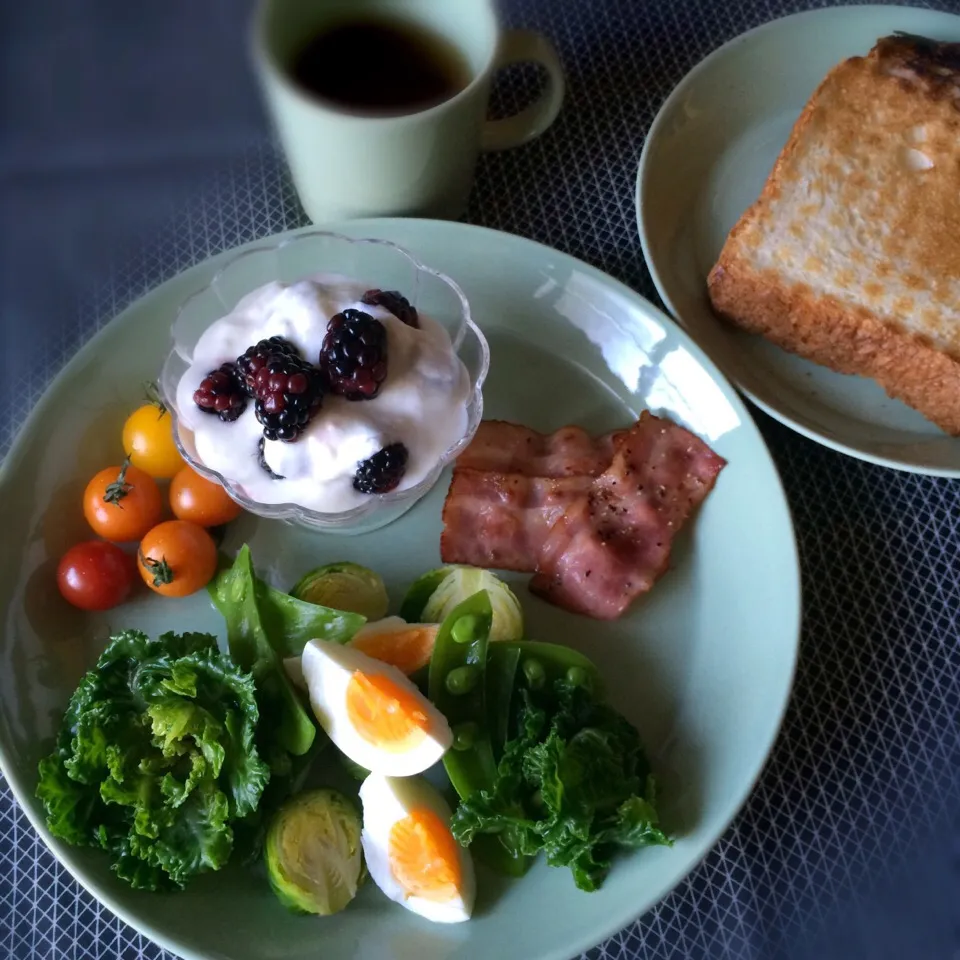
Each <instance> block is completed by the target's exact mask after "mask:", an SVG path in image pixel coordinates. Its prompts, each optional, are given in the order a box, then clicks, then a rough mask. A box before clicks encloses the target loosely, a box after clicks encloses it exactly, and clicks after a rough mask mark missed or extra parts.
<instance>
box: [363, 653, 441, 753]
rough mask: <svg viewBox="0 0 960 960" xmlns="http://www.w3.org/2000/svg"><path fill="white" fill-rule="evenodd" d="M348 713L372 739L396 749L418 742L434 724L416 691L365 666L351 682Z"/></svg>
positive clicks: (367, 738) (364, 736)
mask: <svg viewBox="0 0 960 960" xmlns="http://www.w3.org/2000/svg"><path fill="white" fill-rule="evenodd" d="M347 717H348V718H349V720H350V723H351V724H352V725H353V728H354V730H356V731H357V733H358V734H360V736H361V737H363V739H364V740H366V741H367V742H368V743H372V744H374V745H375V746H378V747H382V748H383V749H385V750H394V751H399V750H409V749H410V748H411V747H413V746H415V745H416V744H417V743H419V742H420V741H421V740H422V739H423V738H424V736H425V731H426V730H427V729H428V728H429V726H430V718H429V717H428V716H427V714H426V712H425V711H424V709H423V706H422V705H421V703H420V701H419V699H418V697H417V695H416V694H415V693H413V692H411V691H410V690H404V689H403V687H401V686H400V685H399V684H397V683H395V682H394V681H393V680H391V679H390V678H389V677H384V676H382V675H378V674H373V675H372V676H371V675H369V674H366V673H363V672H362V671H361V670H357V671H355V672H354V674H353V676H352V677H351V678H350V682H349V683H348V684H347Z"/></svg>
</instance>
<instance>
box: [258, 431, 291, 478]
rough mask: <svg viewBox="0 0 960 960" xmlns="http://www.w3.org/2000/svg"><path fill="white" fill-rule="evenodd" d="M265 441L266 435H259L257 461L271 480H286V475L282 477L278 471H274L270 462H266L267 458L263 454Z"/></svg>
mask: <svg viewBox="0 0 960 960" xmlns="http://www.w3.org/2000/svg"><path fill="white" fill-rule="evenodd" d="M266 442H267V440H266V437H261V438H260V441H259V443H257V463H259V464H260V466H261V467H262V468H263V469H264V471H266V472H267V473H268V474H269V475H270V479H271V480H286V479H287V478H286V477H282V476H281V475H280V474H279V473H275V472H274V471H273V470H272V469H271V467H270V464H269V463H267V458H266V457H265V456H264V455H263V445H264V444H265V443H266Z"/></svg>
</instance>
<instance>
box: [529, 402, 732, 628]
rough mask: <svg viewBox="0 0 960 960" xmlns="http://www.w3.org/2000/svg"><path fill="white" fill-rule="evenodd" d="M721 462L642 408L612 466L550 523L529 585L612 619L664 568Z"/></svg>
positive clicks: (677, 428)
mask: <svg viewBox="0 0 960 960" xmlns="http://www.w3.org/2000/svg"><path fill="white" fill-rule="evenodd" d="M725 464H726V461H725V460H724V459H723V458H722V457H719V456H717V454H715V453H714V452H713V451H712V450H711V449H710V448H709V447H708V446H707V445H706V444H705V443H704V442H703V441H702V440H700V439H699V438H698V437H696V436H694V435H693V434H692V433H690V431H688V430H685V429H684V428H683V427H680V426H677V425H676V424H675V423H672V422H671V421H669V420H661V419H659V418H657V417H654V416H652V415H651V414H649V413H646V412H644V413H643V415H642V416H641V418H640V420H639V421H638V423H637V424H636V426H634V427H633V428H631V430H629V431H628V432H627V434H626V435H625V436H624V437H622V438H621V439H620V441H619V442H618V444H617V449H616V453H615V454H614V458H613V462H612V463H611V464H610V467H609V469H607V470H606V471H605V472H604V473H603V474H601V475H600V476H599V477H597V478H596V480H595V481H594V482H593V484H592V485H591V487H590V490H589V491H587V492H586V493H584V494H583V495H581V496H580V497H578V498H577V502H576V503H575V504H572V505H571V506H570V508H569V509H568V510H567V511H565V512H564V514H563V515H562V516H561V517H560V518H559V519H558V520H557V522H556V523H555V524H554V525H553V527H552V529H551V531H550V534H549V536H548V537H547V539H546V542H545V543H544V545H543V549H542V551H541V554H540V562H539V566H538V570H537V573H536V575H535V576H534V577H533V579H532V580H531V582H530V590H531V591H532V592H534V593H536V594H538V595H539V596H541V597H543V598H544V599H545V600H548V601H549V602H550V603H553V604H556V605H557V606H559V607H563V608H564V609H566V610H570V611H572V612H574V613H582V614H586V615H587V616H590V617H595V618H597V619H599V620H613V619H616V618H617V617H619V616H620V615H621V614H622V613H623V612H624V610H626V609H627V607H628V606H629V605H630V603H631V602H632V601H633V600H634V599H635V598H636V597H637V596H639V595H640V594H642V593H645V592H646V591H648V590H649V589H650V588H651V587H652V586H653V585H654V583H655V582H656V581H657V579H658V578H659V577H661V576H662V575H663V573H664V572H665V571H666V569H667V567H668V565H669V562H670V549H671V546H672V544H673V540H674V537H675V536H676V535H677V533H678V532H679V531H680V529H681V527H682V526H683V524H684V523H685V522H686V520H687V519H688V518H689V516H690V515H691V513H692V512H693V511H694V510H695V509H696V508H697V507H698V506H699V505H700V504H701V503H702V502H703V500H704V499H705V498H706V496H707V494H708V493H709V492H710V491H711V490H712V489H713V485H714V483H715V481H716V479H717V476H718V475H719V473H720V471H721V470H722V469H723V467H724V466H725Z"/></svg>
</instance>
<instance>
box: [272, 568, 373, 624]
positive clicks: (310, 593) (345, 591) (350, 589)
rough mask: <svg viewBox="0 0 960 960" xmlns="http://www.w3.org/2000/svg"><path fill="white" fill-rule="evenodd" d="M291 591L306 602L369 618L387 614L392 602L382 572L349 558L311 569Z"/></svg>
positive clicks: (294, 595) (292, 594)
mask: <svg viewBox="0 0 960 960" xmlns="http://www.w3.org/2000/svg"><path fill="white" fill-rule="evenodd" d="M290 595H291V596H293V597H296V598H297V599H298V600H305V601H306V602H307V603H317V604H320V605H321V606H324V607H332V608H333V609H334V610H346V611H347V612H349V613H359V614H362V615H363V616H365V617H366V618H367V619H368V620H379V619H380V618H381V617H385V616H386V615H387V607H388V606H389V605H390V600H389V598H388V597H387V588H386V587H385V586H384V584H383V580H382V579H381V577H380V574H378V573H375V572H374V571H373V570H369V569H367V567H361V566H360V564H359V563H350V562H349V561H342V562H340V563H328V564H326V566H323V567H317V569H316V570H311V571H310V572H309V573H307V574H305V575H304V576H302V577H301V578H300V579H299V580H298V581H297V583H296V585H295V586H294V588H293V589H292V590H291V591H290Z"/></svg>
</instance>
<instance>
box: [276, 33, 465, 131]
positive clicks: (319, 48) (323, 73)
mask: <svg viewBox="0 0 960 960" xmlns="http://www.w3.org/2000/svg"><path fill="white" fill-rule="evenodd" d="M291 73H292V75H293V78H294V80H295V81H296V82H297V84H298V85H299V86H301V87H303V89H304V90H307V91H309V92H310V93H312V94H313V95H314V96H316V97H319V98H320V99H322V100H326V101H328V102H329V103H331V104H334V105H335V106H338V107H343V108H346V109H347V110H351V111H355V112H358V113H375V114H403V113H415V112H417V111H418V110H424V109H426V108H427V107H432V106H434V105H436V104H438V103H442V102H443V101H444V100H448V99H449V98H450V97H452V96H453V95H454V94H456V93H459V92H460V91H461V90H462V89H463V88H464V87H465V86H466V85H467V84H468V83H469V82H470V74H469V70H468V68H467V64H466V63H465V61H464V58H463V56H462V55H461V54H460V52H459V51H458V50H457V49H456V48H455V47H453V46H452V45H451V44H450V43H449V42H448V41H447V40H445V39H444V38H443V37H441V36H439V35H437V34H435V33H433V32H431V31H428V30H427V29H426V28H424V27H420V26H414V25H412V24H408V23H403V22H400V21H393V20H379V19H378V20H356V21H350V22H347V23H342V24H338V25H335V26H331V27H330V28H329V29H328V30H325V31H324V32H323V33H321V34H319V35H318V36H316V37H314V38H313V39H312V40H310V41H309V42H308V43H307V44H306V45H305V46H304V47H303V48H302V49H301V51H300V52H299V54H297V55H296V56H295V57H294V59H293V63H292V66H291Z"/></svg>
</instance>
